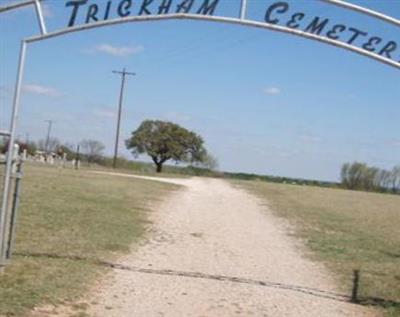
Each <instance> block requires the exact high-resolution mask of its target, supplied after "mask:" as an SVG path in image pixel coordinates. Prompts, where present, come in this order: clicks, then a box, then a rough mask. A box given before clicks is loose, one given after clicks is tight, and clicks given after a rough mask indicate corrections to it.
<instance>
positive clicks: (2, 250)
mask: <svg viewBox="0 0 400 317" xmlns="http://www.w3.org/2000/svg"><path fill="white" fill-rule="evenodd" d="M26 48H27V43H26V42H25V41H24V40H23V41H22V42H21V48H20V54H19V64H18V75H17V81H16V84H15V91H14V101H13V109H12V114H11V124H10V138H9V141H8V150H7V158H6V167H5V174H4V187H3V200H2V202H1V211H0V268H1V266H4V265H5V258H6V231H7V230H6V229H7V226H6V218H7V217H6V213H7V210H8V199H9V192H10V180H11V173H12V163H13V160H14V158H13V157H14V142H15V133H16V128H17V121H18V113H19V105H20V97H21V88H22V78H23V75H24V67H25V57H26Z"/></svg>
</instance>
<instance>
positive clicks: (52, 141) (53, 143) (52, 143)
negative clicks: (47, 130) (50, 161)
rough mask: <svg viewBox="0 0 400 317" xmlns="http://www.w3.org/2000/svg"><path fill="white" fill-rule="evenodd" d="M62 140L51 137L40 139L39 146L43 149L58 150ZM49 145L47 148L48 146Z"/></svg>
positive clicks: (48, 150)
mask: <svg viewBox="0 0 400 317" xmlns="http://www.w3.org/2000/svg"><path fill="white" fill-rule="evenodd" d="M60 144H61V142H60V140H59V139H57V138H49V139H48V140H43V139H42V140H39V141H38V145H37V147H38V148H39V149H40V150H42V151H47V152H48V153H49V152H56V151H57V149H58V147H59V146H60ZM46 147H47V148H46Z"/></svg>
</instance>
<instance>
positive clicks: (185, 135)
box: [126, 120, 207, 173]
mask: <svg viewBox="0 0 400 317" xmlns="http://www.w3.org/2000/svg"><path fill="white" fill-rule="evenodd" d="M203 143H204V141H203V139H202V138H201V137H200V136H199V135H197V134H196V133H194V132H192V131H189V130H187V129H185V128H183V127H181V126H179V125H177V124H175V123H172V122H166V121H160V120H145V121H143V122H142V123H141V124H140V126H139V128H138V129H137V130H135V131H133V132H132V136H131V137H130V138H129V139H128V140H126V147H127V148H128V149H129V150H131V151H132V153H133V154H134V155H138V154H147V155H149V156H150V157H151V159H152V160H153V162H154V164H155V165H156V167H157V172H158V173H160V172H161V171H162V167H163V164H164V163H165V162H166V161H168V160H173V161H175V162H188V163H194V162H203V160H204V159H205V158H206V157H207V152H206V150H205V148H204V146H203Z"/></svg>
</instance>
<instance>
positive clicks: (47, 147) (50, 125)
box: [45, 120, 53, 161]
mask: <svg viewBox="0 0 400 317" xmlns="http://www.w3.org/2000/svg"><path fill="white" fill-rule="evenodd" d="M45 121H46V122H47V123H48V124H49V125H48V128H47V137H46V145H45V152H46V161H47V155H48V154H49V143H50V133H51V127H52V125H53V120H45Z"/></svg>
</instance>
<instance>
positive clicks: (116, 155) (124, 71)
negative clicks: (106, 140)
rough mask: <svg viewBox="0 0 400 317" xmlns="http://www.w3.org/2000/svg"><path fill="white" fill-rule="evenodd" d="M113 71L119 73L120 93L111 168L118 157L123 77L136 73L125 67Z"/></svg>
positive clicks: (115, 164)
mask: <svg viewBox="0 0 400 317" xmlns="http://www.w3.org/2000/svg"><path fill="white" fill-rule="evenodd" d="M113 73H114V74H119V75H121V78H122V81H121V91H120V94H119V105H118V119H117V131H116V134H115V148H114V160H113V168H116V167H117V157H118V142H119V131H120V127H121V112H122V102H123V99H124V88H125V77H126V75H131V76H135V75H136V74H135V73H130V72H127V71H126V69H125V68H124V69H123V70H122V72H121V71H117V70H113Z"/></svg>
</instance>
